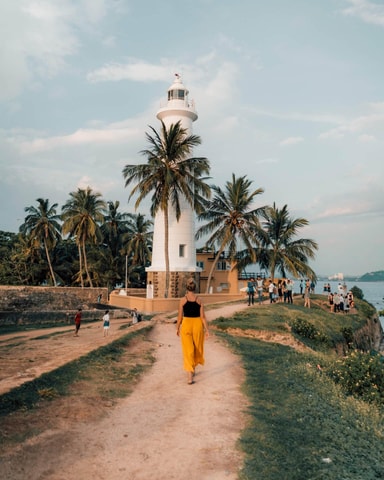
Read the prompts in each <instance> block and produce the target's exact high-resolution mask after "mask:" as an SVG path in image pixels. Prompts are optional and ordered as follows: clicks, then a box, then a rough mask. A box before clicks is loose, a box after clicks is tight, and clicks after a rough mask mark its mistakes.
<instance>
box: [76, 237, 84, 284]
mask: <svg viewBox="0 0 384 480" xmlns="http://www.w3.org/2000/svg"><path fill="white" fill-rule="evenodd" d="M77 248H78V250H79V273H80V282H81V288H84V280H83V254H82V252H81V245H80V243H79V244H78V246H77Z"/></svg>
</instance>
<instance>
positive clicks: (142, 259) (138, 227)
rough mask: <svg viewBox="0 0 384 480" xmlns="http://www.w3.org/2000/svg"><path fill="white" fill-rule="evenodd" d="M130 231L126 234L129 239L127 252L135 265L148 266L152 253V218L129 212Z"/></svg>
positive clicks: (126, 246) (125, 249)
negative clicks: (147, 218)
mask: <svg viewBox="0 0 384 480" xmlns="http://www.w3.org/2000/svg"><path fill="white" fill-rule="evenodd" d="M129 216H130V222H129V231H128V233H127V234H126V236H127V238H128V241H127V243H126V245H125V248H124V251H125V254H126V255H128V257H129V258H130V262H131V264H132V265H134V266H143V267H146V266H147V265H148V264H149V262H150V260H151V255H152V235H153V232H152V230H151V228H152V226H153V222H152V220H146V219H145V215H142V214H141V213H139V214H134V213H131V214H129Z"/></svg>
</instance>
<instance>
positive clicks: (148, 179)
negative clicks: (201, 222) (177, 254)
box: [123, 121, 210, 297]
mask: <svg viewBox="0 0 384 480" xmlns="http://www.w3.org/2000/svg"><path fill="white" fill-rule="evenodd" d="M150 129H151V130H152V133H153V135H150V134H149V133H146V138H147V141H148V143H149V148H148V149H146V150H143V151H142V152H141V154H142V155H144V156H146V157H147V163H145V164H141V165H126V166H125V167H124V169H123V176H124V178H125V180H126V181H125V186H126V187H127V186H128V185H129V184H130V183H132V182H137V183H136V185H135V186H134V188H133V189H132V191H131V193H130V195H129V198H131V197H132V196H133V195H136V194H137V200H136V203H135V208H137V207H138V206H139V205H140V203H141V201H142V200H143V199H144V198H145V197H146V196H147V195H148V194H149V193H150V192H152V203H151V207H150V213H151V215H152V216H153V217H154V216H155V215H156V214H157V213H158V212H162V213H163V216H164V258H165V296H166V297H168V294H169V246H168V243H169V215H170V213H171V212H172V213H173V212H174V214H175V216H176V220H177V221H178V220H179V219H180V216H181V210H182V208H181V205H182V202H183V201H186V202H187V203H188V204H189V205H190V206H191V207H192V208H193V209H194V211H196V212H201V210H202V208H203V207H202V205H203V201H204V198H207V197H209V195H210V189H209V186H208V185H207V184H206V183H205V180H206V178H202V175H206V174H208V173H209V162H208V160H207V159H206V158H204V157H192V158H191V157H190V156H189V155H190V154H191V152H192V149H193V147H195V146H197V145H200V143H201V140H200V137H199V136H197V135H188V134H187V130H186V129H184V128H182V127H181V123H180V121H179V122H177V123H176V124H172V125H170V127H169V129H167V127H166V125H165V124H164V122H161V132H160V133H159V132H157V131H156V130H155V129H154V128H153V127H150Z"/></svg>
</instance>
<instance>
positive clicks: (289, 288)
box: [285, 278, 293, 303]
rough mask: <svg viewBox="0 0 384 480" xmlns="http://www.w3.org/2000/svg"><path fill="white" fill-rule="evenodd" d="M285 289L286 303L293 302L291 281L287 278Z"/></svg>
mask: <svg viewBox="0 0 384 480" xmlns="http://www.w3.org/2000/svg"><path fill="white" fill-rule="evenodd" d="M285 288H286V290H287V302H288V303H293V294H292V291H293V281H292V280H290V279H289V278H288V280H287V284H286V287H285Z"/></svg>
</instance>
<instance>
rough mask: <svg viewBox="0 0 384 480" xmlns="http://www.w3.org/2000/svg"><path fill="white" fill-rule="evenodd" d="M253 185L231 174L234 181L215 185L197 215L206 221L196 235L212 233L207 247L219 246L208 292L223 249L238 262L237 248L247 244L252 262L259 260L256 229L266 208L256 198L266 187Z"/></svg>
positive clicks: (197, 236) (231, 258)
mask: <svg viewBox="0 0 384 480" xmlns="http://www.w3.org/2000/svg"><path fill="white" fill-rule="evenodd" d="M251 184H252V181H251V180H248V179H247V178H246V176H243V177H239V178H236V177H235V174H232V180H231V181H228V182H226V185H225V189H224V190H222V189H221V188H220V187H217V186H215V185H213V186H212V187H211V188H212V190H213V192H214V196H213V198H212V200H210V201H209V202H207V206H206V209H205V210H204V212H202V213H201V214H200V215H199V216H198V218H199V220H201V221H207V223H206V224H205V225H203V226H201V227H200V228H199V229H198V231H197V232H196V238H197V239H198V238H201V237H203V236H205V235H209V234H210V237H209V238H208V240H207V241H206V245H207V247H211V248H215V247H216V248H218V250H217V253H216V255H215V259H214V261H213V263H212V267H211V270H210V272H209V275H208V280H207V288H206V293H208V292H209V287H210V284H211V280H212V275H213V271H214V269H215V267H216V264H217V262H218V260H219V258H220V255H221V254H222V253H223V252H224V250H226V249H228V252H229V258H230V260H231V262H235V264H236V261H237V253H238V249H239V247H240V246H241V247H243V248H244V246H245V250H246V251H247V252H248V254H249V256H250V262H251V263H254V262H255V261H256V253H255V248H254V242H253V239H254V232H255V230H258V229H259V228H260V225H259V216H260V215H261V214H262V213H263V211H264V209H265V207H259V208H254V199H255V197H256V196H257V195H260V194H261V193H263V192H264V190H263V189H262V188H258V189H256V190H253V191H251V190H250V187H251Z"/></svg>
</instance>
